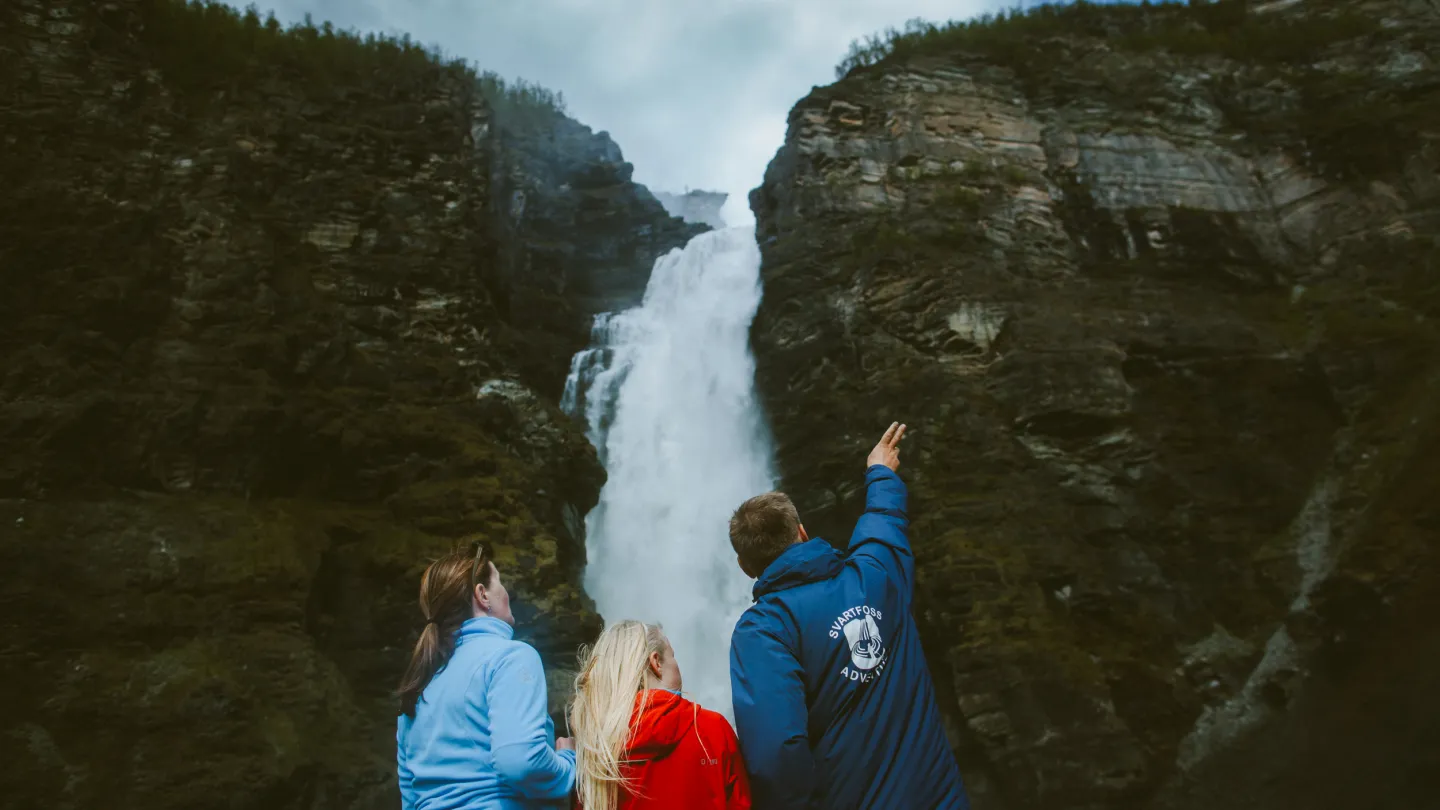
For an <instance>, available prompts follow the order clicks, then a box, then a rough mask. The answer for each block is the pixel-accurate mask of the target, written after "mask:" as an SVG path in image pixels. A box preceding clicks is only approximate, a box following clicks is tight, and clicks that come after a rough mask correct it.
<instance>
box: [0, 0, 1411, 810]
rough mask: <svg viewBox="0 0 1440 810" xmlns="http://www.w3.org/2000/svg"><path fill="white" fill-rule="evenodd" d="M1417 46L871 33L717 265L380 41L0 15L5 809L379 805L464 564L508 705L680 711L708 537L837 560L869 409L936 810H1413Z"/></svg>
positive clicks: (539, 117) (617, 163) (386, 797)
mask: <svg viewBox="0 0 1440 810" xmlns="http://www.w3.org/2000/svg"><path fill="white" fill-rule="evenodd" d="M1436 54H1440V5H1437V4H1436V2H1434V0H1349V2H1343V3H1342V2H1340V0H1270V1H1269V2H1261V0H1251V1H1250V2H1243V1H1242V0H1224V2H1219V3H1206V2H1195V3H1191V4H1188V5H1160V6H1151V5H1150V4H1145V5H1143V6H1142V5H1128V4H1127V5H1117V6H1096V5H1093V4H1086V3H1081V4H1076V5H1072V6H1065V7H1045V8H1042V9H1039V10H1035V11H1032V12H1030V13H1028V14H1015V15H1005V16H1003V17H1001V18H1000V19H992V20H988V21H984V22H977V23H974V24H970V25H955V26H950V27H943V28H937V27H932V26H925V25H920V24H918V23H917V24H912V25H911V26H909V27H908V28H907V29H905V30H904V31H900V32H895V35H894V36H893V37H892V38H890V39H889V40H888V41H882V40H876V41H874V42H871V43H869V44H864V43H862V44H861V45H860V46H857V48H856V49H855V50H854V51H853V52H852V54H851V57H850V58H849V59H847V60H846V62H845V63H844V65H842V70H841V75H840V76H839V77H838V80H837V81H836V82H835V83H834V84H832V85H830V86H826V87H817V88H815V89H814V90H813V91H812V92H811V93H810V94H809V95H808V96H806V97H805V98H803V99H801V100H800V101H799V102H798V104H796V106H795V107H794V109H793V110H792V112H791V114H790V118H789V129H788V134H787V136H786V138H785V141H784V144H783V145H780V149H779V151H778V153H777V154H776V155H775V158H774V160H773V161H772V162H771V163H770V165H769V168H768V170H767V171H766V173H765V176H764V180H763V183H761V185H760V186H759V187H758V188H756V189H755V190H754V191H753V192H752V193H751V196H750V204H751V208H752V210H753V212H754V214H755V217H756V220H757V222H756V225H755V226H754V229H753V231H752V229H751V228H749V227H748V226H746V227H742V228H725V227H724V225H725V223H724V221H723V220H722V219H721V218H720V215H719V211H720V207H721V205H722V204H723V203H724V197H723V195H720V194H714V193H709V192H689V193H686V194H663V193H661V194H655V193H651V191H650V190H648V189H646V188H645V187H643V186H641V185H639V184H637V183H636V182H634V180H633V167H632V166H631V165H630V164H629V163H627V162H626V159H625V157H624V156H623V155H622V153H621V150H620V148H619V146H617V145H616V144H615V142H614V141H613V140H612V139H611V138H610V137H609V136H608V135H607V134H605V133H595V132H593V131H592V130H591V129H589V128H588V127H586V126H584V125H583V124H581V123H579V122H576V121H574V120H573V119H571V118H569V117H568V116H567V115H566V114H565V111H564V108H563V105H562V104H561V103H560V100H559V98H558V97H556V96H555V95H554V94H551V93H549V92H548V91H546V90H544V89H542V88H539V87H536V86H533V85H529V84H525V83H523V82H521V83H507V82H503V81H500V80H499V79H498V78H497V77H495V76H493V75H491V74H483V73H477V72H476V71H475V70H474V69H472V68H470V67H468V66H467V65H465V64H464V63H460V62H447V61H446V60H443V59H441V58H438V57H437V56H436V55H435V54H433V53H430V52H427V51H426V50H424V49H422V48H419V47H417V46H415V45H414V44H412V43H410V42H409V41H408V39H401V40H389V39H384V38H373V37H372V38H369V39H365V38H360V37H356V36H352V35H348V34H343V33H337V32H336V31H335V30H334V29H333V28H331V27H330V26H328V25H320V26H308V25H302V26H299V27H297V28H295V29H293V30H281V29H280V27H279V26H278V25H273V24H269V23H267V21H266V20H264V19H262V18H261V17H259V16H258V15H256V14H253V13H252V14H246V13H244V12H237V11H233V10H230V9H227V8H224V7H219V6H214V7H208V8H206V7H202V6H196V5H187V4H185V3H183V2H178V0H94V2H92V1H91V0H12V2H8V3H5V4H0V139H3V146H4V148H3V149H0V188H3V189H4V193H3V194H0V272H3V273H4V278H5V281H6V282H7V283H6V285H5V287H6V293H5V295H3V296H0V571H3V574H0V683H3V684H4V686H5V687H6V690H7V693H8V694H10V695H12V696H13V698H14V700H13V701H12V703H13V704H14V705H13V706H12V707H11V708H10V710H9V711H8V712H6V716H5V719H4V720H3V721H0V762H4V763H5V767H4V768H3V769H0V806H3V807H16V808H30V807H49V808H58V809H64V808H89V807H100V806H106V807H112V808H126V809H128V808H134V809H135V810H169V809H170V808H175V809H176V810H178V809H179V808H191V807H209V806H216V805H217V804H218V805H223V806H227V807H232V808H237V809H240V810H249V809H250V808H256V809H257V810H258V809H259V808H264V810H275V808H287V809H291V808H293V810H379V809H380V808H393V807H396V806H398V795H397V792H396V787H395V784H394V782H395V777H394V718H395V703H394V700H393V697H392V692H391V690H392V689H393V688H394V685H395V683H396V680H397V678H398V674H399V672H400V669H401V668H402V666H403V663H404V658H405V656H406V655H407V654H408V651H409V648H410V645H411V644H412V643H413V641H414V638H415V635H416V632H417V631H418V628H419V622H420V617H419V613H418V611H417V610H416V607H415V592H416V585H417V582H418V578H419V574H420V572H421V571H422V570H423V567H424V565H425V562H426V561H427V560H428V559H429V558H431V557H433V556H434V555H436V554H438V553H440V552H442V551H443V550H445V549H446V548H448V547H449V545H450V544H451V543H452V542H453V541H454V540H455V538H457V537H460V536H462V535H466V534H470V533H481V534H483V535H485V536H486V537H488V538H490V539H491V540H493V541H494V542H495V544H496V546H497V548H498V549H499V553H500V557H499V560H498V564H499V567H500V569H501V571H502V572H503V575H504V576H505V578H506V581H507V583H508V584H509V585H510V588H511V591H512V593H513V594H514V597H515V609H516V617H517V624H518V628H519V636H520V637H521V638H523V639H525V640H526V641H529V642H530V643H532V644H534V645H535V646H536V648H537V649H539V650H540V652H541V654H542V656H543V658H544V659H545V663H546V667H547V672H548V674H549V678H550V681H551V682H550V687H551V689H550V691H551V698H552V700H551V703H552V705H551V710H552V713H553V714H556V715H557V716H558V713H559V712H560V707H561V704H562V702H563V700H564V698H565V697H566V695H567V693H568V689H569V683H570V680H571V679H572V678H573V675H574V666H575V652H576V650H577V648H578V647H579V646H580V645H582V644H584V643H586V642H588V641H590V640H591V639H593V638H594V636H595V635H596V633H598V631H599V629H600V628H601V627H602V618H601V617H602V615H603V616H604V617H605V618H608V619H617V618H624V617H635V618H643V619H647V620H660V621H662V622H663V623H664V624H665V625H666V627H667V629H668V630H669V632H670V633H671V635H672V637H673V638H674V640H675V646H676V649H677V653H678V655H679V658H680V661H681V665H682V667H683V669H684V673H685V680H686V686H687V688H689V689H690V690H692V691H693V692H694V693H695V694H696V695H697V696H698V697H699V698H700V699H701V700H702V702H704V703H705V704H706V705H708V706H711V707H712V708H717V709H722V710H723V709H727V708H728V707H726V706H724V705H723V704H724V703H725V701H726V695H727V694H728V682H727V680H726V677H725V667H726V650H725V645H726V639H727V638H728V633H729V630H730V625H731V624H732V623H733V620H734V617H735V615H737V614H738V613H739V611H741V610H743V608H744V607H745V605H746V604H748V585H749V583H748V581H747V580H746V579H745V578H744V577H743V576H742V575H740V572H739V571H738V570H737V569H736V566H735V565H734V562H733V556H732V555H731V554H730V552H729V549H728V547H727V546H726V545H725V527H724V525H723V521H724V520H725V518H726V517H728V514H729V511H730V510H731V509H732V508H733V507H734V506H735V505H736V504H738V502H739V501H740V500H742V499H743V498H744V497H746V496H748V495H750V494H754V493H755V492H758V491H759V490H761V489H765V488H768V487H771V486H774V485H776V482H778V485H779V486H781V487H783V488H784V489H785V490H786V491H788V492H790V493H791V494H792V495H793V496H794V498H795V499H796V501H797V504H798V505H799V507H800V509H801V513H802V518H803V520H804V522H805V523H806V525H807V527H808V528H809V529H810V530H811V532H812V534H818V535H821V536H824V537H827V538H831V539H835V540H839V539H840V538H842V537H845V536H848V534H849V528H850V526H849V524H850V523H851V521H853V519H854V518H855V516H856V515H857V514H858V512H859V510H860V508H861V505H862V493H861V491H860V487H861V483H862V478H861V473H862V470H861V469H860V468H861V466H862V459H863V453H864V452H865V450H866V449H868V447H869V445H870V444H872V443H873V442H874V439H875V436H876V434H877V431H878V430H880V429H883V427H884V426H885V425H886V424H888V423H889V422H890V421H891V420H892V419H899V420H903V421H905V422H907V423H908V424H909V426H910V433H909V435H908V437H907V441H906V449H905V453H904V467H903V469H902V472H903V474H904V476H905V477H906V480H907V481H908V482H909V484H910V486H911V492H912V498H911V504H910V506H911V515H912V518H913V538H914V545H915V550H916V555H917V560H918V565H917V572H918V573H917V578H918V587H919V596H918V603H917V608H916V611H917V618H918V620H919V621H920V624H921V628H922V633H923V635H924V638H925V643H926V646H927V655H928V657H929V660H930V663H931V666H932V670H933V672H934V675H935V678H936V682H937V685H938V686H939V689H940V692H941V697H942V708H943V709H944V711H945V713H946V715H947V719H948V721H949V729H948V730H949V733H950V737H951V742H952V744H953V747H954V749H955V751H956V755H957V758H958V759H959V762H960V765H961V770H962V773H963V774H964V777H965V779H966V782H967V785H968V787H969V789H970V792H971V798H972V803H973V806H974V807H975V808H977V810H1109V809H1110V808H1115V809H1116V810H1122V809H1124V810H1192V809H1193V810H1200V808H1206V809H1207V810H1208V809H1209V808H1213V807H1218V806H1224V807H1230V808H1238V809H1239V810H1276V809H1277V808H1289V807H1309V808H1318V809H1319V810H1330V809H1332V808H1333V809H1334V810H1340V809H1341V808H1345V809H1346V810H1350V808H1355V807H1375V808H1395V809H1396V810H1400V809H1401V808H1405V810H1409V808H1418V807H1424V806H1428V805H1429V804H1430V803H1433V797H1434V796H1435V795H1437V793H1440V775H1437V774H1440V771H1437V770H1436V769H1435V768H1434V767H1432V766H1433V765H1434V764H1435V763H1436V762H1437V761H1440V720H1437V718H1440V698H1437V697H1436V695H1440V621H1437V620H1436V618H1435V617H1436V616H1437V615H1440V614H1437V612H1436V609H1437V608H1440V559H1437V550H1440V505H1437V501H1436V498H1435V493H1436V492H1437V488H1440V357H1437V352H1440V334H1437V324H1440V321H1437V319H1440V69H1437V65H1436V58H1437V57H1436ZM471 56H472V57H473V58H475V59H476V60H477V61H478V62H480V63H481V64H484V54H474V55H471ZM762 293H763V295H762ZM717 704H718V705H717ZM562 723H563V718H558V717H557V726H559V727H562V728H563V726H562V725H561V724H562Z"/></svg>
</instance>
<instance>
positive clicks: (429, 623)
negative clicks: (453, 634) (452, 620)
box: [425, 619, 440, 627]
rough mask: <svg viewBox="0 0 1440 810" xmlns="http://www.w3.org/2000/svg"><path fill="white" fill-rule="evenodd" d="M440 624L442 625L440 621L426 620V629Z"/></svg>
mask: <svg viewBox="0 0 1440 810" xmlns="http://www.w3.org/2000/svg"><path fill="white" fill-rule="evenodd" d="M439 623H440V620H439V619H426V620H425V626H426V627H429V626H430V625H432V624H439Z"/></svg>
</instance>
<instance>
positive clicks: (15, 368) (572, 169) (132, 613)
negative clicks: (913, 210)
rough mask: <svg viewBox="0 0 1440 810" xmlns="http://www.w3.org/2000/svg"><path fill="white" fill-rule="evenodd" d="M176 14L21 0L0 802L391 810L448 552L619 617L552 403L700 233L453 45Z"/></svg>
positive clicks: (616, 156)
mask: <svg viewBox="0 0 1440 810" xmlns="http://www.w3.org/2000/svg"><path fill="white" fill-rule="evenodd" d="M176 8H177V6H176V4H173V3H167V2H149V1H148V0H146V2H140V1H139V0H134V1H132V0H125V1H124V2H121V1H119V0H117V1H115V2H103V3H90V2H83V3H81V2H62V1H61V0H53V1H47V2H40V1H39V0H21V2H18V3H8V4H5V5H4V6H3V8H0V138H3V146H4V148H3V149H0V187H3V189H4V193H3V194H0V270H3V273H4V279H5V287H6V293H5V294H4V295H3V296H0V571H3V575H0V683H3V684H4V685H5V689H6V693H7V694H8V695H10V696H11V697H12V706H11V708H10V710H9V711H7V712H6V717H5V719H4V720H3V721H0V761H3V762H5V767H4V768H3V769H0V796H3V797H4V798H3V800H0V804H4V806H7V807H40V806H44V807H55V808H66V807H71V808H78V807H97V806H108V807H134V808H145V810H160V808H179V807H201V806H216V805H223V806H227V807H234V808H250V807H256V808H258V807H267V808H273V807H293V808H340V807H345V808H351V807H377V808H378V807H393V806H395V805H396V803H397V802H398V796H397V795H396V793H395V787H394V776H393V773H394V764H393V762H394V761H393V756H394V754H393V734H394V731H393V728H394V726H393V722H394V716H395V703H394V701H393V699H392V698H391V694H390V693H391V690H392V689H393V688H394V685H395V683H396V682H397V680H398V677H399V673H400V670H401V669H402V667H403V665H404V662H405V660H406V658H407V656H408V654H409V650H410V647H411V645H412V644H413V643H414V640H415V638H416V636H417V634H418V631H419V613H418V610H417V608H416V606H415V598H416V593H417V588H418V582H419V575H420V572H421V570H422V569H423V567H424V565H425V564H426V562H427V561H428V560H429V559H430V558H433V557H434V556H435V555H437V554H438V553H440V552H443V551H444V550H446V549H448V548H449V547H450V544H451V542H452V541H453V539H454V538H456V537H458V536H460V535H462V534H467V533H471V532H479V533H482V534H484V535H485V536H487V537H488V538H489V539H491V540H492V541H493V542H494V543H495V545H496V547H497V548H498V550H499V560H498V564H499V566H500V569H501V572H502V576H504V577H505V580H506V582H507V583H508V585H509V587H510V589H511V593H512V594H514V596H515V600H516V602H515V610H516V615H517V618H518V620H519V624H520V628H521V630H520V634H521V637H523V638H526V639H527V640H529V641H531V642H532V643H534V644H535V645H536V646H537V647H538V648H539V649H540V650H541V651H542V654H543V655H544V656H545V657H546V659H547V661H548V662H550V664H551V665H552V668H555V669H556V671H560V668H561V667H563V666H565V665H573V656H574V650H575V648H576V646H577V645H579V644H580V643H582V642H584V641H586V640H588V639H589V638H590V637H591V636H592V635H593V634H594V633H595V632H597V631H598V629H599V624H600V621H599V617H598V616H597V615H596V614H595V613H594V610H593V606H592V604H591V603H590V601H589V599H588V598H587V597H585V595H584V594H583V592H582V590H581V586H580V573H581V571H582V568H583V565H584V538H583V536H582V533H583V522H582V521H581V519H580V518H581V516H583V515H584V513H585V512H586V511H587V510H588V509H589V508H590V506H591V505H592V504H593V503H594V502H595V499H596V497H597V493H598V491H599V487H600V485H601V483H602V481H603V478H604V472H603V470H602V468H601V467H600V465H599V463H598V461H597V459H596V456H595V452H594V450H593V448H591V447H590V445H589V444H588V443H587V442H586V440H585V439H584V437H583V435H582V433H581V430H580V428H579V427H577V426H576V425H575V424H574V423H573V422H572V421H571V420H570V419H568V418H567V417H565V416H564V415H563V414H562V413H561V412H560V410H559V408H558V407H557V404H556V400H557V398H558V395H559V389H560V387H561V385H562V384H563V381H564V374H565V368H566V364H567V363H568V361H569V358H570V356H571V354H573V353H574V352H575V351H576V350H577V349H579V348H581V347H582V346H583V344H584V341H585V340H586V339H587V333H588V321H589V315H590V314H591V312H593V311H594V310H595V309H596V307H597V304H595V303H594V302H595V300H596V299H597V298H598V297H601V296H604V295H610V296H612V298H614V300H624V299H625V298H626V296H632V297H633V295H634V289H635V288H636V287H637V285H638V287H640V288H643V284H644V281H643V279H644V277H645V276H646V274H648V270H649V267H650V264H651V262H652V261H653V258H654V255H655V254H658V253H662V252H664V251H665V250H668V249H669V248H671V247H675V246H677V245H679V244H682V243H683V242H684V241H685V240H686V239H687V238H688V236H689V234H690V233H692V232H693V231H694V228H693V227H691V226H686V225H685V224H684V223H682V222H681V221H679V220H678V219H674V218H671V217H669V216H668V215H666V214H665V212H664V211H663V209H662V208H661V206H660V205H659V203H658V202H656V201H655V200H654V199H653V197H651V196H650V194H649V193H648V192H647V191H645V190H644V189H643V188H642V187H639V186H636V185H634V184H633V183H630V182H629V179H628V178H629V174H628V169H627V168H626V165H625V164H624V161H623V159H622V157H621V155H620V153H619V150H618V148H616V147H615V146H614V144H613V142H611V141H610V140H609V139H608V138H607V137H604V136H597V135H593V134H592V133H590V131H589V130H588V129H585V128H584V127H582V126H581V125H579V124H576V123H575V122H573V121H569V120H568V119H559V118H554V117H552V118H551V119H550V121H551V125H550V126H549V127H548V128H545V129H544V131H546V132H551V133H552V134H553V137H552V138H550V139H549V140H523V139H520V138H518V136H517V135H516V134H515V132H514V130H513V128H511V129H507V127H508V124H507V122H505V121H503V120H497V118H496V116H495V115H494V114H493V113H492V110H491V108H490V107H489V106H488V105H487V104H486V102H485V100H484V99H483V98H482V96H481V94H480V92H479V90H478V89H477V84H476V81H475V76H474V74H472V73H470V72H469V71H467V70H465V69H463V68H461V67H459V66H454V65H450V66H447V65H443V64H440V63H438V62H436V61H435V60H433V59H432V58H430V57H429V56H428V55H426V54H424V53H423V52H420V51H419V50H418V49H414V48H408V49H407V48H402V47H400V46H398V45H394V44H391V45H389V46H386V45H383V44H382V45H374V44H372V45H370V46H362V45H359V44H357V43H353V42H352V43H349V44H347V43H345V42H343V41H341V40H339V39H338V38H335V37H333V36H331V35H329V34H325V33H323V32H311V33H310V34H305V33H303V32H302V33H297V34H293V35H286V34H268V35H267V33H266V29H265V28H264V26H263V23H259V22H258V21H257V23H256V25H254V26H250V27H246V26H243V25H237V24H236V23H235V20H234V19H233V18H229V21H228V22H226V21H224V20H220V19H219V18H218V17H213V16H212V17H206V16H204V15H202V14H200V12H198V11H195V10H192V11H188V12H178V16H177V13H176V12H175V9H176ZM167 10H168V12H167ZM167 13H168V16H167ZM237 42H238V44H237ZM229 48H234V49H235V51H234V52H235V53H238V54H240V55H239V56H235V55H234V54H233V53H231V51H230V50H227V49H229ZM262 48H269V49H271V50H270V51H265V52H262V50H261V49H262ZM226 60H232V61H226ZM222 68H223V69H222ZM528 126H529V127H530V129H529V130H527V131H532V132H533V131H535V130H536V129H537V125H535V124H534V123H533V122H532V123H531V124H529V125H528ZM522 146H523V148H521V147H522ZM522 189H523V190H525V192H526V194H527V195H528V198H527V202H526V203H525V205H524V206H523V207H521V206H515V205H512V204H511V203H512V201H513V200H514V199H515V195H516V192H517V191H519V190H522ZM612 280H613V281H614V282H615V286H616V287H617V288H621V289H620V291H619V292H613V291H611V290H610V287H609V285H610V284H611V281H612ZM556 687H557V689H561V688H563V684H560V683H557V684H556Z"/></svg>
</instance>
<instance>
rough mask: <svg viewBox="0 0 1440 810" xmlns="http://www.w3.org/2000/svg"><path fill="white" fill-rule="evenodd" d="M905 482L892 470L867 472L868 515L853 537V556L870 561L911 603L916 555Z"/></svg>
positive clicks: (858, 525) (881, 467)
mask: <svg viewBox="0 0 1440 810" xmlns="http://www.w3.org/2000/svg"><path fill="white" fill-rule="evenodd" d="M908 500H909V497H908V494H907V492H906V489H905V482H904V481H901V480H900V476H898V475H896V474H895V471H894V470H891V469H890V468H889V467H886V466H883V465H880V464H876V465H875V466H873V467H871V468H870V469H868V470H866V471H865V514H863V515H861V516H860V520H859V521H857V522H856V524H855V532H854V533H853V534H851V535H850V552H849V553H850V556H851V557H852V558H855V557H868V558H870V559H873V560H875V561H876V562H877V563H879V564H880V567H882V568H884V569H885V571H886V573H888V574H890V575H891V576H892V577H894V578H895V581H896V582H898V583H899V584H900V587H901V590H902V591H903V592H904V593H905V596H906V598H907V599H908V598H909V597H910V595H911V594H912V593H914V591H915V554H914V553H913V552H912V551H911V550H910V538H909V536H908V532H909V529H910V517H909V515H907V514H906V511H905V510H906V506H907V501H908Z"/></svg>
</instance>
